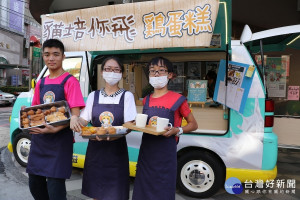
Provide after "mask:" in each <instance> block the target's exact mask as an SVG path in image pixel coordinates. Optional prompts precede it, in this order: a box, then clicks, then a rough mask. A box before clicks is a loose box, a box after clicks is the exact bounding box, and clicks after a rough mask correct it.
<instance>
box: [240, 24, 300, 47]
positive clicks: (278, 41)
mask: <svg viewBox="0 0 300 200" xmlns="http://www.w3.org/2000/svg"><path fill="white" fill-rule="evenodd" d="M260 40H263V44H264V45H276V46H273V49H274V50H278V51H280V50H282V49H284V48H286V47H290V48H296V49H300V25H299V24H298V25H292V26H284V27H279V28H273V29H269V30H265V31H260V32H256V33H252V31H251V29H250V27H249V26H248V25H245V27H244V30H243V33H242V35H241V39H240V42H241V43H244V44H246V45H249V46H251V48H255V47H257V46H259V41H260Z"/></svg>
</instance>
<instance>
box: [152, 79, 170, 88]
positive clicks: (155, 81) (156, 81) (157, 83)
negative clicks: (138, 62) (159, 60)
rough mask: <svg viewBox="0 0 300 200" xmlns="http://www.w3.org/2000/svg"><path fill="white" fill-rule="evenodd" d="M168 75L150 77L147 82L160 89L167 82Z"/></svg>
mask: <svg viewBox="0 0 300 200" xmlns="http://www.w3.org/2000/svg"><path fill="white" fill-rule="evenodd" d="M168 81H169V79H168V76H158V77H150V78H149V83H150V84H151V85H152V86H153V87H154V88H155V89H160V88H163V87H165V86H166V85H167V84H168Z"/></svg>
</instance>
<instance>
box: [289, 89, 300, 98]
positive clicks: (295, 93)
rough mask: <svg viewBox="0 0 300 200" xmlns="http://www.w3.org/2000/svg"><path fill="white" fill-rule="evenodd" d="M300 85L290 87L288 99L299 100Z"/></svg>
mask: <svg viewBox="0 0 300 200" xmlns="http://www.w3.org/2000/svg"><path fill="white" fill-rule="evenodd" d="M299 87H300V86H289V88H288V100H296V101H299Z"/></svg>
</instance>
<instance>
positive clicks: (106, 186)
mask: <svg viewBox="0 0 300 200" xmlns="http://www.w3.org/2000/svg"><path fill="white" fill-rule="evenodd" d="M101 70H102V72H101V74H102V77H103V79H104V80H105V88H102V89H101V90H97V91H95V92H92V93H90V94H89V96H88V99H87V102H86V105H87V106H86V107H85V109H84V110H83V111H82V112H81V114H80V122H81V124H82V125H83V126H86V125H87V124H88V122H91V123H92V125H93V126H95V127H100V126H104V127H108V126H122V124H123V123H125V122H128V121H133V120H134V119H135V116H136V106H135V101H134V96H133V94H132V93H131V92H129V91H125V90H124V89H120V88H119V86H118V83H119V81H120V80H121V78H122V73H123V71H124V67H123V65H122V63H121V62H120V60H119V59H118V58H117V57H109V58H106V59H105V60H104V61H103V63H102V65H101ZM74 130H75V131H77V132H80V131H81V127H76V128H75V129H74ZM82 194H84V195H86V196H88V197H91V198H94V199H99V200H104V199H105V200H128V199H129V159H128V151H127V143H126V138H125V137H121V138H119V139H115V140H111V139H110V140H100V139H99V138H97V140H89V143H88V147H87V152H86V157H85V164H84V169H83V180H82Z"/></svg>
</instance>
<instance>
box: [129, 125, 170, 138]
mask: <svg viewBox="0 0 300 200" xmlns="http://www.w3.org/2000/svg"><path fill="white" fill-rule="evenodd" d="M123 127H125V128H128V129H131V130H135V131H141V132H144V133H148V134H151V135H162V134H164V133H166V132H167V131H160V132H157V131H156V127H153V126H150V125H146V127H138V126H136V125H135V124H134V123H132V122H126V123H125V124H123Z"/></svg>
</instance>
